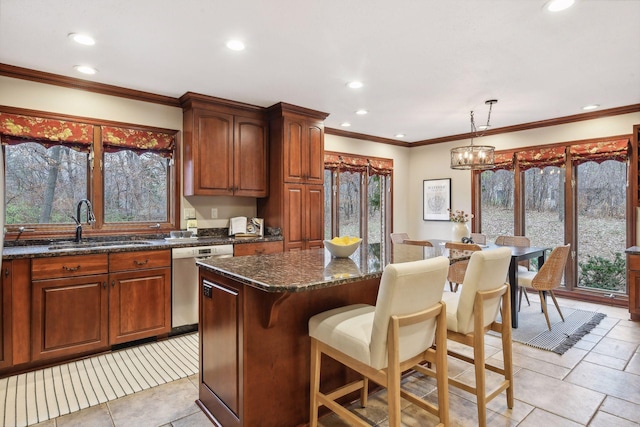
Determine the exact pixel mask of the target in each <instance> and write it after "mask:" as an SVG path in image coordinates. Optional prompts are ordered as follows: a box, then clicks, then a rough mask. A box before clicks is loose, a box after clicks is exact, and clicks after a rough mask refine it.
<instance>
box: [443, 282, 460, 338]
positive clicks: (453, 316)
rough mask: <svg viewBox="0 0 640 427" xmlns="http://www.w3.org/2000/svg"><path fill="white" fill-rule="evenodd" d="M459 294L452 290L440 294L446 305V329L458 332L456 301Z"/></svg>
mask: <svg viewBox="0 0 640 427" xmlns="http://www.w3.org/2000/svg"><path fill="white" fill-rule="evenodd" d="M459 297H460V294H458V293H454V292H445V293H444V294H442V301H444V303H445V304H446V306H447V330H449V331H453V332H460V331H459V330H458V302H459V301H460V298H459Z"/></svg>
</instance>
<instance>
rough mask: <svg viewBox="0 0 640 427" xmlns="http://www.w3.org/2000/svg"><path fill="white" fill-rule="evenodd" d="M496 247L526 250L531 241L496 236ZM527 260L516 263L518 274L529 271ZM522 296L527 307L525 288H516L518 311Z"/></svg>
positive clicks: (514, 237) (518, 237)
mask: <svg viewBox="0 0 640 427" xmlns="http://www.w3.org/2000/svg"><path fill="white" fill-rule="evenodd" d="M495 243H496V245H499V246H520V247H523V248H528V247H530V246H531V240H530V239H529V238H528V237H525V236H498V237H496V240H495ZM529 267H530V265H529V260H525V261H520V262H519V263H518V272H523V273H524V272H526V271H529ZM523 295H524V297H525V299H526V300H527V305H529V306H530V305H531V302H530V301H529V295H528V294H527V288H526V287H524V286H518V311H519V310H520V307H521V306H522V296H523Z"/></svg>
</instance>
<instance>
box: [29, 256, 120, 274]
mask: <svg viewBox="0 0 640 427" xmlns="http://www.w3.org/2000/svg"><path fill="white" fill-rule="evenodd" d="M107 267H108V260H107V254H93V255H69V256H61V257H55V258H35V259H33V260H32V262H31V279H32V280H42V279H55V278H58V277H73V276H87V275H91V274H101V273H106V272H107V270H108V268H107Z"/></svg>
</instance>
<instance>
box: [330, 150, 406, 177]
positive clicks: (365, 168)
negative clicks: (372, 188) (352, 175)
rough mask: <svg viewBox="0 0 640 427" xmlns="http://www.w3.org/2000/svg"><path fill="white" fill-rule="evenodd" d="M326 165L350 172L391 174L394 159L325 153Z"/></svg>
mask: <svg viewBox="0 0 640 427" xmlns="http://www.w3.org/2000/svg"><path fill="white" fill-rule="evenodd" d="M324 167H325V168H326V169H340V171H348V172H368V173H369V175H390V174H391V172H393V160H392V159H368V158H366V157H360V156H349V155H345V154H338V153H325V155H324Z"/></svg>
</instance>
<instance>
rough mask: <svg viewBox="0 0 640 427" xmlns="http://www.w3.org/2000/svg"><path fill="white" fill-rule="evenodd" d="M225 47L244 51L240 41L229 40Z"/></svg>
mask: <svg viewBox="0 0 640 427" xmlns="http://www.w3.org/2000/svg"><path fill="white" fill-rule="evenodd" d="M227 47H228V48H229V49H231V50H238V51H239V50H244V43H242V42H241V41H240V40H229V41H228V42H227Z"/></svg>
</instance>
